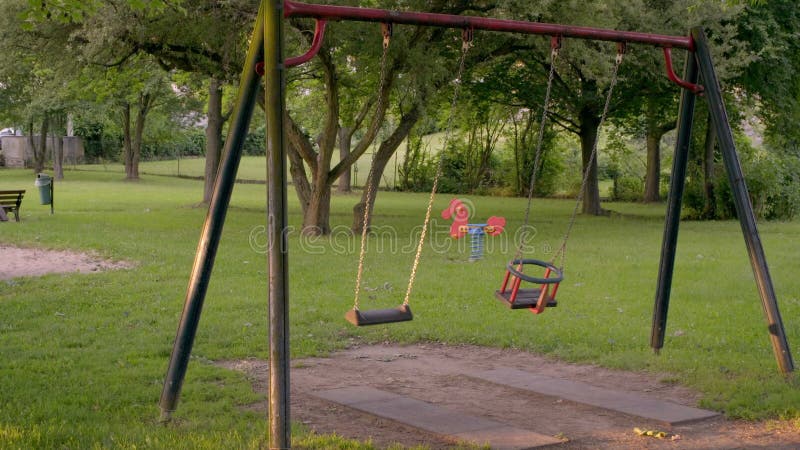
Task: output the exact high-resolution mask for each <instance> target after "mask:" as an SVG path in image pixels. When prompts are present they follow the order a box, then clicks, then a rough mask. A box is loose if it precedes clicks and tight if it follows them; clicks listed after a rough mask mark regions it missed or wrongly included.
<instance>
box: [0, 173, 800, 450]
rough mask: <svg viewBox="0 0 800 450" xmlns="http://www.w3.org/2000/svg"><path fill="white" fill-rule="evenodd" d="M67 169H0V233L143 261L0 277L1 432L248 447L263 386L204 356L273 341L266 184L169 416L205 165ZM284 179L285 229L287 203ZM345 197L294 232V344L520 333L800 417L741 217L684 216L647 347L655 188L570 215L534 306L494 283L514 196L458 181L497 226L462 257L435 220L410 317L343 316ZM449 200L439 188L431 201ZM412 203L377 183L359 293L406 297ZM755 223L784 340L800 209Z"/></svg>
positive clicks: (799, 299) (710, 396)
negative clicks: (38, 186)
mask: <svg viewBox="0 0 800 450" xmlns="http://www.w3.org/2000/svg"><path fill="white" fill-rule="evenodd" d="M66 176H67V179H66V180H64V181H63V182H60V183H58V184H57V185H56V214H55V216H50V215H49V208H48V207H46V206H40V205H38V201H37V200H38V199H37V198H36V192H35V187H34V186H33V180H34V176H33V175H32V173H31V172H30V171H27V170H25V171H19V170H18V171H10V170H2V171H0V189H21V188H24V189H28V197H27V198H26V199H25V201H24V203H23V206H22V222H21V223H19V224H17V223H13V222H12V223H2V224H0V243H3V244H15V245H20V246H30V247H39V248H53V249H74V250H84V251H94V252H97V253H99V254H101V255H104V256H107V257H109V258H114V259H122V260H128V261H131V262H133V263H135V264H136V267H135V268H133V269H129V270H122V271H115V272H105V273H96V274H91V275H68V276H64V275H49V276H44V277H39V278H21V279H15V280H11V281H0V286H2V287H3V289H0V386H2V388H0V448H99V447H121V448H142V447H144V448H258V447H259V445H261V444H263V442H264V436H265V435H266V425H265V421H264V418H263V417H262V416H261V415H260V414H257V413H255V412H252V411H250V410H248V409H245V408H241V406H243V405H248V404H250V403H253V402H256V401H258V400H259V399H258V398H257V396H256V395H255V394H254V393H253V391H252V389H251V387H250V384H249V382H248V380H246V379H245V377H244V376H243V375H242V374H240V373H236V372H232V371H229V370H226V369H223V368H221V367H218V366H215V365H213V364H212V361H215V360H224V359H235V358H246V357H256V358H266V357H267V349H266V344H265V343H266V342H267V337H266V311H267V300H266V287H265V286H266V262H265V258H266V257H265V254H264V248H263V242H264V239H263V237H264V236H263V224H264V210H263V209H264V204H265V202H266V195H265V188H264V186H260V185H238V186H236V189H235V191H234V196H233V200H232V208H231V210H230V212H229V214H228V222H227V224H226V227H225V233H224V237H223V239H222V243H221V247H220V250H219V253H218V259H217V263H216V265H215V269H214V276H213V280H212V282H211V285H210V288H209V292H208V300H207V301H206V304H205V308H204V312H203V318H202V320H201V323H200V330H199V333H198V336H197V340H196V344H195V348H194V352H193V358H192V361H191V362H190V365H189V371H188V376H187V378H186V383H185V385H184V389H183V393H182V396H181V402H180V405H179V408H178V411H177V412H176V417H177V419H178V420H177V421H176V422H175V423H174V425H172V426H170V427H163V426H158V425H157V424H156V419H157V417H158V408H157V401H158V398H159V394H160V392H161V386H162V383H163V378H164V374H165V371H166V365H167V360H168V358H169V353H170V351H171V348H172V340H173V339H174V336H175V330H176V327H177V323H178V318H179V316H180V312H181V309H182V306H183V298H184V295H185V289H186V283H187V280H188V275H189V271H190V268H191V264H192V260H193V256H194V250H195V247H196V244H197V238H198V235H199V231H200V227H201V225H202V222H203V219H204V217H205V209H204V208H202V207H197V206H195V205H196V203H197V202H198V201H199V199H200V198H201V192H202V183H201V182H199V181H195V180H186V179H177V178H171V177H160V176H159V177H156V176H145V177H144V178H143V179H142V181H140V182H137V183H131V182H125V181H123V180H122V177H121V175H120V174H119V173H117V172H113V171H108V172H85V171H78V172H75V171H69V172H67V174H66ZM289 199H290V208H291V211H290V214H291V217H290V225H291V226H293V227H294V228H295V229H296V228H297V227H299V225H300V215H299V208H298V205H297V201H296V197H295V196H294V195H293V194H290V195H289ZM356 199H357V197H355V196H336V197H334V199H333V213H332V217H331V220H332V225H333V226H334V233H333V235H332V236H331V237H329V238H322V239H314V240H306V239H303V238H301V237H300V236H299V234H298V233H297V232H291V233H290V235H289V242H290V268H291V274H290V277H291V278H290V292H291V294H290V299H291V310H290V314H291V330H292V338H291V351H292V356H293V357H303V356H311V355H325V354H327V353H328V352H331V351H333V350H336V349H339V348H343V347H346V346H347V345H348V344H350V343H351V342H353V340H356V341H361V342H381V341H385V340H389V341H392V342H400V343H412V342H428V341H433V342H444V343H453V344H457V343H470V344H477V345H485V346H496V347H513V348H521V349H525V350H528V351H531V352H537V353H542V354H548V355H551V356H554V357H557V358H561V359H563V360H567V361H575V362H589V363H594V364H599V365H603V366H607V367H614V368H620V369H626V370H636V371H653V372H658V373H667V374H669V375H667V378H665V381H673V382H680V383H683V384H686V385H688V386H691V387H693V388H695V389H698V390H700V391H701V392H703V394H704V400H703V403H702V406H704V407H706V408H713V409H716V410H719V411H723V412H724V413H725V414H727V415H728V416H730V417H740V418H747V419H762V418H785V419H795V420H797V419H798V418H800V389H798V387H799V386H798V382H797V379H796V378H790V379H788V380H787V379H784V378H783V377H781V376H780V375H779V374H778V372H777V368H776V364H775V361H774V358H773V355H772V350H771V347H770V345H769V340H768V337H767V330H766V325H765V321H764V317H763V313H762V310H761V306H760V303H759V299H758V295H757V292H756V288H755V285H754V283H753V277H752V273H751V269H750V266H749V263H748V259H747V254H746V250H745V247H744V244H743V242H742V237H741V231H740V228H739V225H738V223H735V222H707V223H706V222H704V223H700V222H686V223H683V224H682V228H681V234H680V239H679V246H678V255H677V265H676V273H675V282H674V286H673V289H672V304H671V308H670V321H669V326H668V331H667V342H666V347H665V349H664V351H662V354H661V355H660V356H655V355H654V354H653V352H652V351H651V350H650V349H649V347H648V344H649V335H650V323H651V315H652V303H653V291H654V287H655V284H656V275H657V270H658V258H659V252H660V245H661V235H662V228H663V219H662V216H663V206H643V205H635V204H608V205H606V206H607V207H608V208H609V209H612V210H615V211H617V212H620V213H622V214H618V215H613V216H612V217H610V218H594V217H580V218H579V219H578V222H577V224H576V226H575V229H574V230H573V233H572V238H571V240H570V243H569V252H568V258H567V269H566V281H565V282H564V283H563V284H562V287H561V290H560V291H559V294H560V298H559V303H560V305H559V307H558V308H555V309H552V310H549V311H548V312H547V314H544V315H542V316H539V317H533V316H532V315H531V314H526V313H522V314H514V313H510V312H509V311H508V310H506V309H504V308H502V307H500V306H499V305H498V304H497V302H496V301H495V300H493V299H492V292H493V290H494V289H496V288H497V285H498V283H499V282H500V280H501V278H502V271H503V265H504V263H505V261H506V260H507V259H508V258H509V256H510V255H511V254H513V251H514V249H513V248H512V246H511V244H510V242H511V236H513V233H514V232H515V231H516V230H517V229H518V227H519V226H520V225H521V221H522V218H523V217H522V216H523V213H524V200H523V199H509V198H488V197H471V198H470V200H471V202H472V204H473V205H474V208H475V211H476V217H479V218H482V217H487V216H490V215H500V216H505V217H507V218H508V219H509V227H508V233H507V235H506V236H505V237H502V236H501V237H497V238H493V239H490V240H489V241H488V242H487V256H486V258H485V259H484V260H483V261H482V262H480V263H475V264H465V263H464V262H465V261H466V259H467V257H468V252H469V248H468V243H467V242H461V241H459V242H458V243H457V244H454V243H453V242H452V241H450V240H449V239H447V238H446V229H447V227H448V226H449V224H446V223H441V222H438V223H435V224H434V228H433V230H432V235H431V236H432V239H431V244H432V245H430V246H428V247H427V248H426V251H425V253H424V255H423V260H422V264H421V268H420V273H419V276H418V278H417V284H416V289H415V293H414V296H413V298H412V306H413V308H414V313H415V316H416V317H415V320H414V321H413V322H409V323H404V324H396V325H392V326H378V327H373V328H371V329H355V328H352V327H351V326H349V325H348V324H346V323H345V321H344V320H343V318H342V315H343V314H344V312H345V311H346V310H348V309H349V308H350V307H351V306H352V289H353V280H354V278H355V271H356V264H357V255H358V248H357V239H355V238H353V237H351V236H349V234H347V233H346V231H345V230H346V228H347V226H348V225H349V224H350V222H351V213H350V211H351V208H352V205H353V204H354V203H355V201H356ZM449 200H450V198H449V197H447V196H440V197H439V198H438V200H437V203H436V210H441V209H442V208H444V207H445V206H446V205H447V203H448V202H449ZM572 206H573V202H572V201H560V200H536V201H535V206H534V210H535V216H534V219H533V221H534V224H535V226H536V236H535V240H534V242H533V243H532V246H531V251H530V252H529V253H528V254H529V255H530V256H532V257H539V258H543V259H547V258H549V255H550V253H551V252H552V249H553V248H555V247H557V245H558V244H559V243H560V238H561V236H562V234H563V233H564V230H565V224H566V222H567V220H568V218H569V214H570V212H571V208H572ZM425 207H426V195H425V194H399V193H388V192H381V193H380V195H379V197H378V203H377V207H376V218H375V220H374V222H375V224H376V225H377V226H378V227H379V228H378V231H379V234H378V236H376V237H373V238H372V239H371V240H370V251H369V254H368V258H367V271H366V273H365V283H366V285H367V286H371V287H377V286H384V285H386V283H388V285H387V286H391V289H390V290H379V291H377V294H376V295H377V296H378V298H377V299H376V300H370V302H373V303H371V304H370V305H369V306H370V307H373V306H376V307H386V306H390V305H395V304H397V303H398V302H399V301H400V300H399V298H400V297H401V295H402V292H404V287H405V283H406V281H407V277H408V270H409V267H410V264H411V261H412V258H413V251H411V248H412V247H413V244H414V242H415V238H414V236H413V235H414V233H415V231H418V228H417V227H418V226H419V225H420V223H421V221H422V217H423V215H424V211H425ZM761 232H762V239H763V241H764V245H765V247H766V252H767V255H768V257H769V261H770V269H771V272H772V275H773V278H774V281H775V284H776V288H777V292H778V298H779V300H780V302H781V312H782V315H783V319H784V322H785V325H786V331H787V335H788V338H789V341H790V344H792V345H793V348H794V349H795V354H797V352H796V348H797V346H798V345H800V294H798V293H800V278H798V277H797V276H796V273H797V271H798V259H797V249H798V248H800V223H796V222H792V223H765V224H762V225H761ZM8 263H9V262H8V261H3V264H8ZM333 280H335V281H333ZM320 299H323V300H322V301H320ZM443 323H446V324H448V326H442V325H441V324H443ZM798 426H800V424H799V425H798ZM295 437H296V441H295V445H296V446H297V447H298V448H330V447H345V446H348V448H370V446H369V445H368V444H356V443H344V442H341V441H340V440H339V438H336V437H330V436H324V437H319V436H313V435H310V434H308V433H306V432H305V430H303V429H302V427H298V428H297V429H296V430H295Z"/></svg>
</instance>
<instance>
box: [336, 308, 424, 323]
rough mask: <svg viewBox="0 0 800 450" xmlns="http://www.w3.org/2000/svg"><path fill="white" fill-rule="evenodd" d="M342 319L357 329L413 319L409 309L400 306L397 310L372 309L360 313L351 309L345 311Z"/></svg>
mask: <svg viewBox="0 0 800 450" xmlns="http://www.w3.org/2000/svg"><path fill="white" fill-rule="evenodd" d="M344 318H345V319H347V321H348V322H350V323H352V324H353V325H355V326H357V327H362V326H366V325H380V324H382V323H394V322H407V321H409V320H411V319H413V318H414V316H413V315H412V314H411V308H410V307H409V306H408V305H400V306H398V307H397V308H388V309H372V310H366V311H361V310H359V309H351V310H350V311H347V314H345V315H344Z"/></svg>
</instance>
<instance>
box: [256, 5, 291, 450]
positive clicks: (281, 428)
mask: <svg viewBox="0 0 800 450" xmlns="http://www.w3.org/2000/svg"><path fill="white" fill-rule="evenodd" d="M262 7H263V9H264V10H265V14H264V81H265V88H266V95H265V103H264V110H265V113H266V121H267V128H266V139H267V180H268V181H267V242H268V244H269V256H268V260H269V269H268V271H269V431H270V435H269V447H270V449H275V450H277V449H288V448H291V438H292V436H291V431H292V430H291V423H290V420H289V274H288V243H287V241H286V230H287V219H286V216H287V211H286V203H287V194H286V135H285V132H284V120H283V112H284V111H285V109H286V108H285V106H286V98H285V89H284V87H285V85H286V81H285V77H286V75H285V70H284V69H285V68H284V64H283V0H264V3H262Z"/></svg>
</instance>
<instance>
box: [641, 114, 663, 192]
mask: <svg viewBox="0 0 800 450" xmlns="http://www.w3.org/2000/svg"><path fill="white" fill-rule="evenodd" d="M653 131H654V130H653V129H652V128H648V130H647V136H646V140H647V169H646V174H645V177H644V197H643V198H642V200H644V202H645V203H649V202H657V201H659V200H661V135H659V134H658V133H653Z"/></svg>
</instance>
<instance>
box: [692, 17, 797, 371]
mask: <svg viewBox="0 0 800 450" xmlns="http://www.w3.org/2000/svg"><path fill="white" fill-rule="evenodd" d="M692 37H693V38H694V41H695V51H696V53H695V55H696V58H697V63H698V65H699V67H700V74H701V75H702V77H703V84H704V86H705V95H706V98H707V99H708V110H709V112H710V113H711V121H712V122H713V125H714V129H715V130H716V132H717V139H718V143H719V148H720V151H721V152H722V159H723V161H724V163H725V171H726V172H727V173H728V180H729V181H730V185H731V191H732V193H733V201H734V204H735V205H736V215H737V216H738V217H739V223H740V224H741V226H742V234H744V241H745V244H746V246H747V253H748V254H749V255H750V265H751V266H752V267H753V275H754V276H755V279H756V286H757V287H758V294H759V296H760V297H761V304H762V306H763V308H764V315H765V317H766V319H767V325H768V326H767V329H768V330H769V337H770V341H771V343H772V349H773V352H774V353H775V360H776V361H777V362H778V368H779V369H780V371H781V372H782V373H784V374H788V373H790V372H792V371H793V370H794V362H793V361H792V354H791V352H790V351H789V342H788V341H787V340H786V332H785V331H784V328H783V320H782V319H781V313H780V310H779V309H778V299H777V297H776V296H775V287H774V286H773V284H772V278H771V277H770V274H769V267H767V257H766V255H765V254H764V247H763V246H762V245H761V237H760V236H759V234H758V227H757V226H756V215H755V213H754V212H753V205H752V204H751V202H750V196H749V194H748V191H747V185H746V184H745V180H744V174H743V173H742V165H741V163H740V162H739V157H738V156H737V154H736V144H735V143H734V140H733V132H732V131H731V127H730V122H729V119H728V113H727V111H726V110H725V103H724V99H723V98H722V90H721V89H720V87H719V80H718V79H717V74H716V71H715V70H714V63H713V62H712V60H711V52H710V50H709V46H708V39H707V38H706V35H705V33H703V29H702V28H694V29H692Z"/></svg>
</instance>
